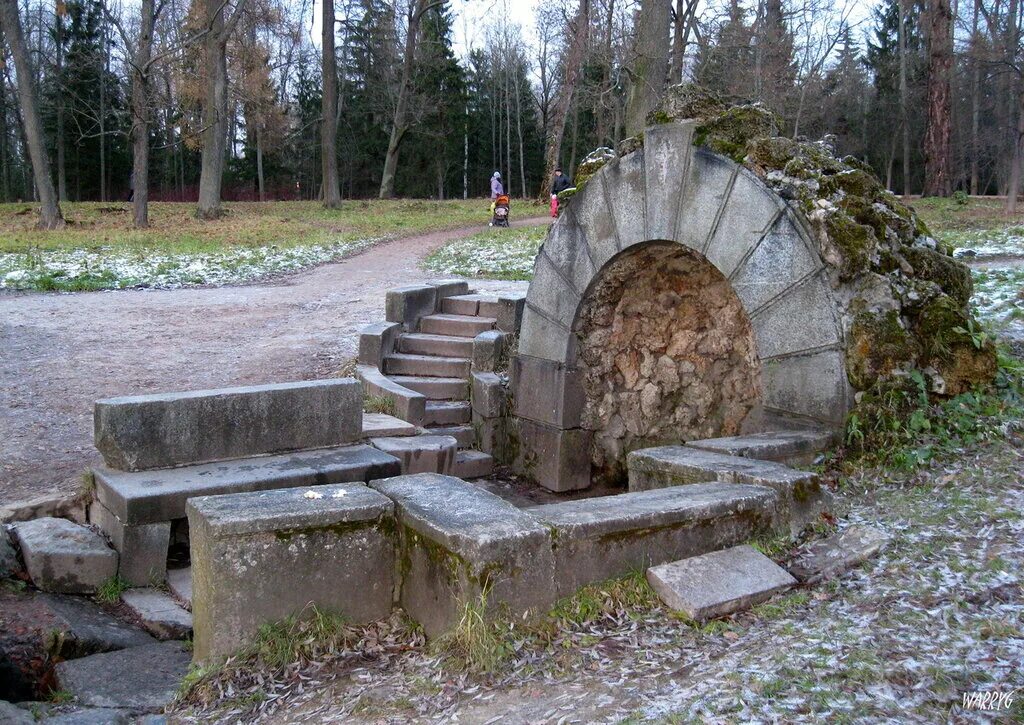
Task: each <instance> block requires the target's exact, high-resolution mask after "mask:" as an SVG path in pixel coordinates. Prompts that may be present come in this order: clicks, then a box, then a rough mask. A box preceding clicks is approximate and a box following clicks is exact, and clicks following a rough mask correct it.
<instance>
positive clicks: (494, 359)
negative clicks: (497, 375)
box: [473, 330, 508, 373]
mask: <svg viewBox="0 0 1024 725" xmlns="http://www.w3.org/2000/svg"><path fill="white" fill-rule="evenodd" d="M507 337H508V333H506V332H501V331H500V330H487V331H485V332H481V333H480V334H479V335H477V336H476V337H474V338H473V372H479V373H493V372H494V371H495V370H498V368H499V366H500V365H501V363H502V356H503V355H504V353H505V345H506V344H507V340H506V338H507Z"/></svg>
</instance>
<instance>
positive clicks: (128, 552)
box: [89, 501, 171, 587]
mask: <svg viewBox="0 0 1024 725" xmlns="http://www.w3.org/2000/svg"><path fill="white" fill-rule="evenodd" d="M89 523H91V524H93V525H94V526H97V527H99V529H100V531H102V532H103V533H104V534H106V535H107V536H108V537H109V538H110V543H111V544H113V545H114V549H116V550H117V553H118V554H119V556H120V559H119V561H118V567H117V573H118V576H120V577H121V578H122V579H124V580H125V581H126V582H127V583H128V584H131V585H132V586H136V587H141V586H147V585H150V584H154V583H159V582H162V581H163V580H164V578H165V576H166V574H167V549H168V547H169V546H170V541H171V522H170V521H160V522H157V523H152V524H138V525H135V526H126V525H125V524H123V523H122V522H121V520H120V519H118V518H117V516H115V515H114V514H113V512H111V511H110V509H108V508H107V507H106V506H104V505H103V504H102V503H100V502H99V501H93V502H92V503H91V504H89Z"/></svg>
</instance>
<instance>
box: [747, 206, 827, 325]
mask: <svg viewBox="0 0 1024 725" xmlns="http://www.w3.org/2000/svg"><path fill="white" fill-rule="evenodd" d="M791 215H792V212H790V211H789V210H787V211H786V214H784V215H783V216H781V217H779V218H778V220H777V221H776V222H775V224H774V225H773V226H772V228H771V229H770V230H769V231H768V233H767V234H765V235H764V237H763V238H762V239H761V240H760V242H759V243H758V244H757V246H756V247H754V249H753V251H752V252H751V253H750V256H749V257H747V258H746V259H745V260H744V261H743V262H742V263H741V264H740V266H739V268H738V269H737V270H736V271H735V272H734V273H733V275H732V278H731V280H730V281H731V282H732V287H733V289H734V290H735V291H736V296H737V297H739V298H740V300H742V302H743V308H744V309H745V310H747V312H748V313H753V312H754V311H756V310H758V309H760V308H761V307H763V306H764V305H765V304H767V303H768V302H770V301H771V300H773V299H774V298H775V297H777V296H778V295H780V294H782V293H783V292H785V291H786V290H787V289H788V288H790V287H792V286H793V285H795V284H796V283H797V282H799V281H800V280H802V279H804V278H805V277H807V276H809V275H810V274H812V273H813V272H815V271H816V270H818V269H819V268H820V267H821V259H820V257H819V256H818V253H817V252H816V251H815V250H813V249H812V248H811V244H810V241H809V240H808V239H806V238H805V237H804V236H803V235H802V234H800V232H799V227H798V226H797V222H795V220H794V219H793V218H792V216H791Z"/></svg>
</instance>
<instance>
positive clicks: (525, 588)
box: [370, 474, 554, 637]
mask: <svg viewBox="0 0 1024 725" xmlns="http://www.w3.org/2000/svg"><path fill="white" fill-rule="evenodd" d="M370 485H371V486H372V487H373V488H375V489H376V490H378V491H380V492H381V493H383V494H384V495H386V496H388V497H389V498H391V499H393V500H394V501H395V504H396V511H397V516H398V523H399V538H400V541H401V547H402V552H401V559H402V562H403V564H402V570H403V574H402V582H401V592H400V596H399V600H400V602H401V606H402V608H403V609H404V610H405V612H406V613H407V614H408V615H409V616H410V617H412V618H413V619H415V620H416V621H417V622H419V623H420V624H421V625H422V626H423V629H424V631H426V633H427V635H428V636H430V637H436V636H438V635H440V634H442V633H444V632H446V631H447V630H449V629H450V628H451V627H453V626H454V625H455V624H457V623H458V621H459V619H460V618H461V616H462V613H463V609H464V607H465V605H467V604H479V602H480V597H481V595H482V594H485V595H486V611H487V612H488V613H492V614H500V615H503V616H509V617H512V618H515V619H522V618H523V617H524V616H527V617H528V616H530V615H531V614H533V613H536V612H538V611H544V610H546V609H547V608H548V607H549V606H550V605H551V604H552V603H553V602H554V582H553V580H552V576H553V571H554V562H553V559H552V554H551V537H550V533H549V532H548V530H547V528H545V527H544V526H543V525H541V524H540V523H538V522H537V521H536V520H535V519H533V518H532V517H531V516H529V515H528V514H526V513H525V512H523V511H521V510H520V509H518V508H516V507H515V506H513V505H512V504H510V503H508V502H507V501H505V500H503V499H501V498H499V497H497V496H495V495H494V494H492V493H488V492H487V491H484V490H483V489H481V488H478V487H477V486H474V485H472V484H469V483H466V482H465V481H463V480H461V479H458V478H453V477H451V476H441V475H437V474H420V475H415V476H399V477H397V478H389V479H384V480H381V481H372V482H371V483H370Z"/></svg>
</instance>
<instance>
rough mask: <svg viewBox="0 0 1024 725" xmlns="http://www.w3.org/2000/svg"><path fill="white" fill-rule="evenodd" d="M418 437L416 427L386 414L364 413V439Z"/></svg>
mask: <svg viewBox="0 0 1024 725" xmlns="http://www.w3.org/2000/svg"><path fill="white" fill-rule="evenodd" d="M412 435H416V426H414V425H413V424H412V423H407V422H405V421H404V420H402V419H401V418H396V417H395V416H393V415H387V414H386V413H363V437H364V438H380V437H382V436H387V437H393V436H412Z"/></svg>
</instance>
